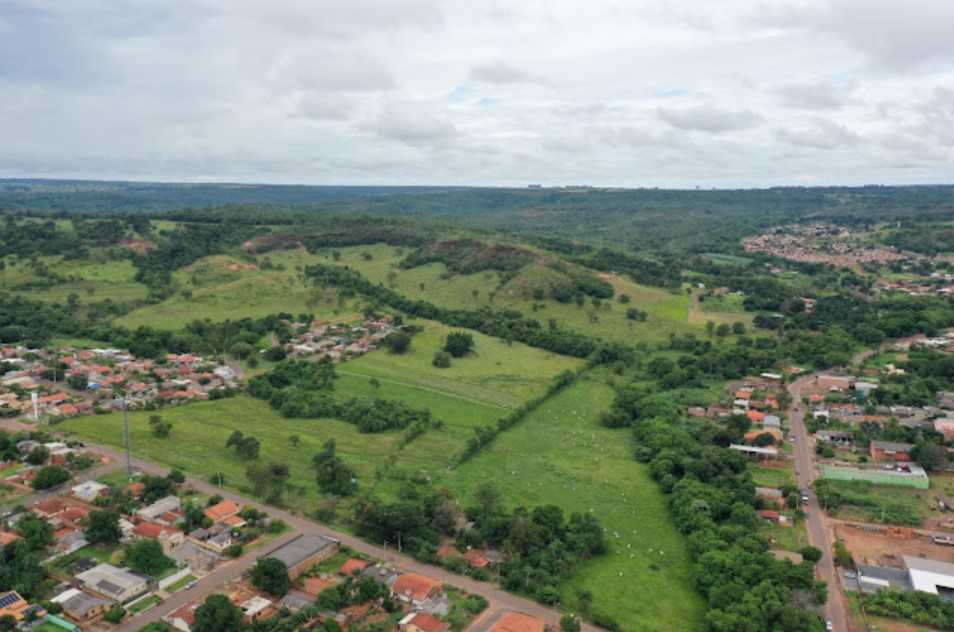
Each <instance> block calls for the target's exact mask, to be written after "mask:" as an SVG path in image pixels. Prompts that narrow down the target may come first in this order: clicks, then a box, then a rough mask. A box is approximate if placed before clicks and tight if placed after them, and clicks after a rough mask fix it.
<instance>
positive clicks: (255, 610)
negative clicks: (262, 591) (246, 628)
mask: <svg viewBox="0 0 954 632" xmlns="http://www.w3.org/2000/svg"><path fill="white" fill-rule="evenodd" d="M238 607H239V608H241V609H242V616H243V617H244V618H245V621H246V623H252V622H253V621H256V620H258V619H265V618H266V617H269V616H271V615H272V614H274V613H275V612H276V611H277V609H276V608H275V604H273V603H272V602H271V601H270V600H268V599H266V598H265V597H262V596H261V595H255V596H254V597H251V598H249V599H246V600H245V601H243V602H242V603H240V604H238Z"/></svg>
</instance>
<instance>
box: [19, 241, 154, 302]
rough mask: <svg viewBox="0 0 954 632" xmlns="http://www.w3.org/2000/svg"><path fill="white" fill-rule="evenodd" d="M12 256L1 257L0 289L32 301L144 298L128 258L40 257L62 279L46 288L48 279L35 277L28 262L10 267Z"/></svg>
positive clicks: (94, 255) (52, 272)
mask: <svg viewBox="0 0 954 632" xmlns="http://www.w3.org/2000/svg"><path fill="white" fill-rule="evenodd" d="M13 261H14V257H6V258H4V263H5V264H6V265H5V268H4V269H3V270H2V271H0V286H2V287H4V288H6V289H9V290H11V291H12V292H15V293H16V294H19V295H21V296H23V297H24V298H30V299H33V300H42V301H51V302H59V303H65V302H66V301H67V299H68V298H69V297H70V295H71V294H75V295H76V298H78V299H79V301H80V302H91V301H102V300H105V299H107V298H108V299H111V300H113V301H118V302H125V301H133V300H140V299H144V298H146V294H147V293H148V291H147V289H146V286H144V285H142V284H141V283H137V282H136V281H135V280H134V276H135V274H136V270H135V268H133V266H132V262H131V261H129V260H128V259H119V260H113V259H109V258H107V257H106V256H105V255H103V254H102V253H94V254H92V255H91V257H90V259H86V260H82V261H65V260H64V259H63V258H62V257H39V258H38V261H39V262H40V263H42V264H43V265H44V266H45V267H46V268H47V269H48V270H49V271H50V273H51V274H54V275H58V276H59V277H61V278H62V279H63V281H62V282H57V283H55V284H54V285H51V286H49V287H43V286H42V285H40V286H37V284H45V283H48V282H50V278H49V277H42V276H39V275H37V274H36V270H35V269H34V268H33V267H31V266H30V265H29V263H28V262H27V261H21V262H20V263H19V264H16V265H13V264H12V262H13Z"/></svg>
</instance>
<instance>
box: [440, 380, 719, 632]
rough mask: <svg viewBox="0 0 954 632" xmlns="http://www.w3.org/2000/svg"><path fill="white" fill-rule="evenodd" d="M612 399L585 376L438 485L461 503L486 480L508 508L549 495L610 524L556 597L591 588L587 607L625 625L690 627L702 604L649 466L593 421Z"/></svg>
mask: <svg viewBox="0 0 954 632" xmlns="http://www.w3.org/2000/svg"><path fill="white" fill-rule="evenodd" d="M612 400H613V390H612V389H611V388H610V387H609V386H607V385H606V384H604V383H602V382H600V381H596V380H591V379H584V380H582V381H580V382H578V383H577V384H575V385H573V386H571V387H569V388H568V389H566V390H564V391H562V392H561V393H559V394H558V395H556V396H555V397H553V398H551V399H550V400H548V401H547V402H546V403H544V404H543V405H542V406H541V407H540V408H539V409H537V410H536V411H535V412H534V413H532V414H531V415H530V416H529V417H528V418H527V419H525V420H524V421H523V422H521V423H520V424H518V425H517V426H515V427H513V428H511V429H510V430H508V431H507V432H505V433H503V434H502V435H501V436H499V437H498V438H497V440H496V441H495V442H494V443H493V445H492V447H490V448H489V449H488V450H485V451H484V452H482V453H481V454H479V455H478V456H476V457H474V458H473V459H471V460H470V461H468V462H466V463H464V464H463V465H461V466H460V467H458V468H456V469H455V470H454V471H453V472H451V473H449V474H447V475H446V476H444V477H439V478H437V479H436V483H437V484H438V485H442V486H446V487H448V488H449V489H451V490H452V491H453V492H454V494H455V496H456V497H457V498H458V499H460V500H461V503H462V504H465V505H466V504H468V503H470V502H471V501H472V499H473V494H474V491H475V490H476V489H477V488H478V487H479V486H480V485H481V484H483V483H485V482H491V483H493V485H494V486H495V487H496V488H497V489H498V490H499V491H500V493H501V497H502V499H503V501H504V502H505V503H506V504H508V505H510V506H517V505H523V506H525V507H528V508H531V507H534V506H537V505H542V504H547V503H555V504H557V505H559V506H561V507H562V508H563V510H564V511H565V512H566V514H567V515H569V514H570V513H571V512H581V513H586V512H590V511H592V513H593V515H595V516H596V517H597V518H598V519H599V520H600V522H601V524H602V525H603V526H604V527H605V528H606V530H607V533H606V537H607V543H608V545H609V549H608V553H607V554H606V555H604V556H601V557H599V558H596V559H594V560H590V561H588V562H587V563H586V564H584V565H583V566H581V567H580V568H579V569H578V570H577V571H576V572H575V573H574V574H573V575H572V576H571V577H570V578H569V580H568V581H567V582H565V584H564V586H563V600H562V604H563V605H564V606H565V607H566V608H568V609H569V610H571V611H572V610H577V603H576V596H575V593H576V590H577V589H579V588H586V589H588V590H591V591H592V592H593V594H594V595H595V600H594V603H593V606H592V609H593V611H594V612H603V613H606V614H608V615H610V616H612V617H613V618H614V619H616V621H617V622H618V623H619V624H620V625H621V626H622V627H623V628H624V629H627V630H666V631H678V630H694V629H697V628H698V626H699V624H700V622H701V620H702V613H703V603H702V599H701V598H700V597H699V596H698V595H697V594H696V592H695V590H694V588H693V575H692V562H691V560H690V559H689V557H688V554H687V552H686V546H685V542H684V540H683V538H682V536H681V535H680V534H679V533H678V532H677V531H676V530H675V527H674V526H673V524H672V521H671V519H670V517H669V512H668V509H667V507H666V504H665V500H664V499H663V497H662V495H661V494H660V493H659V490H658V489H657V487H656V484H655V483H654V482H653V481H652V480H651V479H650V477H649V473H648V471H647V468H646V466H645V465H642V464H640V463H637V462H636V461H635V460H634V459H633V456H632V445H631V444H630V440H629V434H628V432H627V431H626V430H611V429H607V428H604V427H603V426H601V425H600V424H599V421H598V417H599V414H600V412H601V411H603V410H605V409H606V408H607V407H608V406H609V404H610V403H611V402H612Z"/></svg>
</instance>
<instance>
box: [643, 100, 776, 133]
mask: <svg viewBox="0 0 954 632" xmlns="http://www.w3.org/2000/svg"><path fill="white" fill-rule="evenodd" d="M659 116H660V117H662V119H663V120H664V121H666V122H667V123H669V124H670V125H672V126H673V127H678V128H680V129H686V130H697V131H700V132H709V133H710V134H721V133H723V132H735V131H739V130H744V129H748V128H750V127H753V126H755V125H757V124H758V123H759V122H760V121H761V120H762V117H761V116H760V115H758V114H756V113H755V112H750V111H748V110H728V109H723V108H720V107H716V106H710V105H697V106H694V107H689V108H659Z"/></svg>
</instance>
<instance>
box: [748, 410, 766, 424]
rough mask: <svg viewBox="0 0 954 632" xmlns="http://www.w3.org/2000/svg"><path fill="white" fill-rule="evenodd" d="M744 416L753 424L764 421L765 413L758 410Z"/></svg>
mask: <svg viewBox="0 0 954 632" xmlns="http://www.w3.org/2000/svg"><path fill="white" fill-rule="evenodd" d="M745 415H746V417H748V418H749V421H751V422H752V423H755V424H758V423H762V422H763V421H765V413H763V412H762V411H760V410H749V411H746V413H745Z"/></svg>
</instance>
